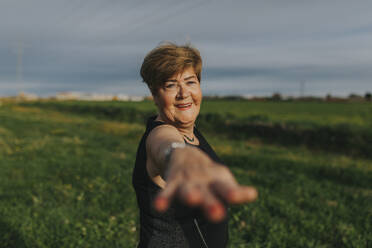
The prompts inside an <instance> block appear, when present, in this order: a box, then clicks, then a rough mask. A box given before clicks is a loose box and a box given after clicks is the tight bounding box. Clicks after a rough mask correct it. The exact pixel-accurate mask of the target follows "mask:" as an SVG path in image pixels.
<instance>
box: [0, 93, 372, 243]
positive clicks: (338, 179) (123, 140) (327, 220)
mask: <svg viewBox="0 0 372 248" xmlns="http://www.w3.org/2000/svg"><path fill="white" fill-rule="evenodd" d="M154 113H155V107H154V106H153V103H152V102H150V101H144V102H138V103H135V102H77V101H68V102H55V101H38V102H3V103H2V105H1V106H0V247H40V248H42V247H43V248H44V247H135V246H136V243H137V240H138V213H137V206H136V199H135V194H134V191H133V189H132V186H131V173H132V168H133V165H134V159H135V152H136V149H137V145H138V142H139V139H140V137H141V136H142V133H143V131H144V121H145V119H146V118H147V117H148V116H150V115H152V114H154ZM197 126H198V128H199V129H200V130H201V131H202V132H203V134H205V136H206V138H207V140H208V141H209V142H210V144H211V145H212V146H213V147H214V149H215V150H216V152H217V153H218V154H219V156H220V157H221V158H222V160H223V161H224V162H225V163H226V164H227V165H229V167H230V169H231V170H232V172H233V173H234V175H235V176H236V177H237V180H238V181H239V182H240V183H242V184H247V185H254V186H255V187H257V189H258V191H259V199H258V200H257V201H256V202H254V203H251V204H246V205H239V206H231V207H230V217H229V226H230V244H229V247H232V248H235V247H237V248H240V247H241V248H243V247H368V246H369V247H372V145H371V143H372V142H371V141H372V104H371V103H367V102H364V103H330V102H251V101H226V100H225V101H223V100H209V101H205V102H204V103H203V107H202V111H201V115H200V118H199V119H198V123H197Z"/></svg>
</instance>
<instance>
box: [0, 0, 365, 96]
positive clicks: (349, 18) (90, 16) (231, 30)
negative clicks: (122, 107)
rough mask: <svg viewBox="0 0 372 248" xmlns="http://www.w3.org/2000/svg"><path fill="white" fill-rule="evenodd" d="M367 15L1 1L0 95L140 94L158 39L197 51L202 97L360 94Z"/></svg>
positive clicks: (249, 5)
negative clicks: (144, 67)
mask: <svg viewBox="0 0 372 248" xmlns="http://www.w3.org/2000/svg"><path fill="white" fill-rule="evenodd" d="M371 17H372V1H369V0H368V1H367V0H356V1H349V0H337V1H334V0H323V1H319V0H313V1H302V0H296V1H295V0H280V1H278V0H268V1H259V0H252V1H247V0H245V1H244V0H242V1H241V0H236V1H214V0H204V1H201V0H199V1H174V0H158V1H145V0H131V1H119V0H89V1H88V0H58V1H57V0H54V1H52V0H33V1H27V0H16V1H14V0H0V37H1V39H0V96H6V95H16V94H17V93H18V92H19V91H24V92H29V93H35V94H38V95H42V96H47V95H53V94H55V93H56V92H60V91H78V92H84V93H89V92H96V93H111V94H119V93H122V94H131V95H148V94H149V92H148V90H147V88H146V87H145V85H144V84H143V83H141V79H140V77H139V69H140V66H141V63H142V60H143V58H144V56H145V55H146V53H147V52H148V51H150V50H151V49H152V48H154V47H155V46H156V45H157V44H159V42H161V41H173V42H176V43H180V44H183V43H185V42H191V43H192V44H193V45H194V46H196V47H197V48H198V49H199V50H200V51H201V54H202V57H203V65H204V69H203V74H202V87H203V91H204V94H206V95H208V94H209V95H212V94H213V95H215V94H217V95H229V94H238V95H271V94H272V93H273V92H280V93H282V94H283V95H294V96H298V95H299V94H300V85H301V82H304V83H303V84H304V93H305V94H306V95H318V96H325V95H326V94H332V95H339V96H347V95H348V94H350V93H357V94H364V93H365V92H367V91H372V18H371ZM21 54H22V55H21Z"/></svg>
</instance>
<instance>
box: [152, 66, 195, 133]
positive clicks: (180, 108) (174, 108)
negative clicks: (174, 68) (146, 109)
mask: <svg viewBox="0 0 372 248" xmlns="http://www.w3.org/2000/svg"><path fill="white" fill-rule="evenodd" d="M201 100H202V92H201V89H200V82H199V80H198V78H197V76H196V74H195V71H194V69H193V68H192V67H190V68H187V69H185V70H184V71H183V72H181V73H177V74H175V75H173V76H172V77H171V78H169V79H168V80H167V82H165V83H164V85H163V86H162V87H160V88H159V89H158V91H157V93H156V95H155V96H154V101H155V104H156V105H157V106H158V110H159V114H160V118H161V119H162V120H163V121H165V122H167V123H170V124H172V125H174V126H176V127H189V126H193V125H194V122H195V120H196V117H197V116H198V114H199V111H200V104H201Z"/></svg>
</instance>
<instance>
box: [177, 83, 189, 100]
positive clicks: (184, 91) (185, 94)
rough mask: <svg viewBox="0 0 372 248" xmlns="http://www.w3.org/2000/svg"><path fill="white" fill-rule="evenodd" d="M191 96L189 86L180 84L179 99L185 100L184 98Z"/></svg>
mask: <svg viewBox="0 0 372 248" xmlns="http://www.w3.org/2000/svg"><path fill="white" fill-rule="evenodd" d="M189 95H190V91H189V89H188V88H187V86H186V85H184V84H180V85H179V86H178V92H177V98H179V99H184V98H187V97H188V96H189Z"/></svg>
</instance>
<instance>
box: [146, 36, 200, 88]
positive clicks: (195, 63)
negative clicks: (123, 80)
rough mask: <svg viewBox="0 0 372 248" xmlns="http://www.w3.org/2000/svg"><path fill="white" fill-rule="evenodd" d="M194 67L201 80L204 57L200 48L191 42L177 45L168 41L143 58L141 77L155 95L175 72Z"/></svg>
mask: <svg viewBox="0 0 372 248" xmlns="http://www.w3.org/2000/svg"><path fill="white" fill-rule="evenodd" d="M189 67H192V68H194V71H195V74H196V76H197V78H198V80H199V82H200V79H201V69H202V59H201V57H200V52H199V50H198V49H196V48H194V47H192V46H191V45H190V44H186V45H182V46H179V45H176V44H174V43H170V42H166V43H162V44H160V45H159V46H157V47H155V48H154V49H153V50H151V51H150V52H149V53H148V54H147V55H146V57H145V59H144V60H143V63H142V66H141V77H142V80H143V82H145V83H146V84H147V86H148V87H149V89H150V90H151V93H152V94H153V95H154V94H156V91H157V89H158V88H159V87H161V86H162V85H163V84H164V83H165V82H166V81H167V80H168V79H169V78H170V77H172V76H173V75H174V74H176V73H179V72H182V71H183V70H185V69H187V68H189Z"/></svg>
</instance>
